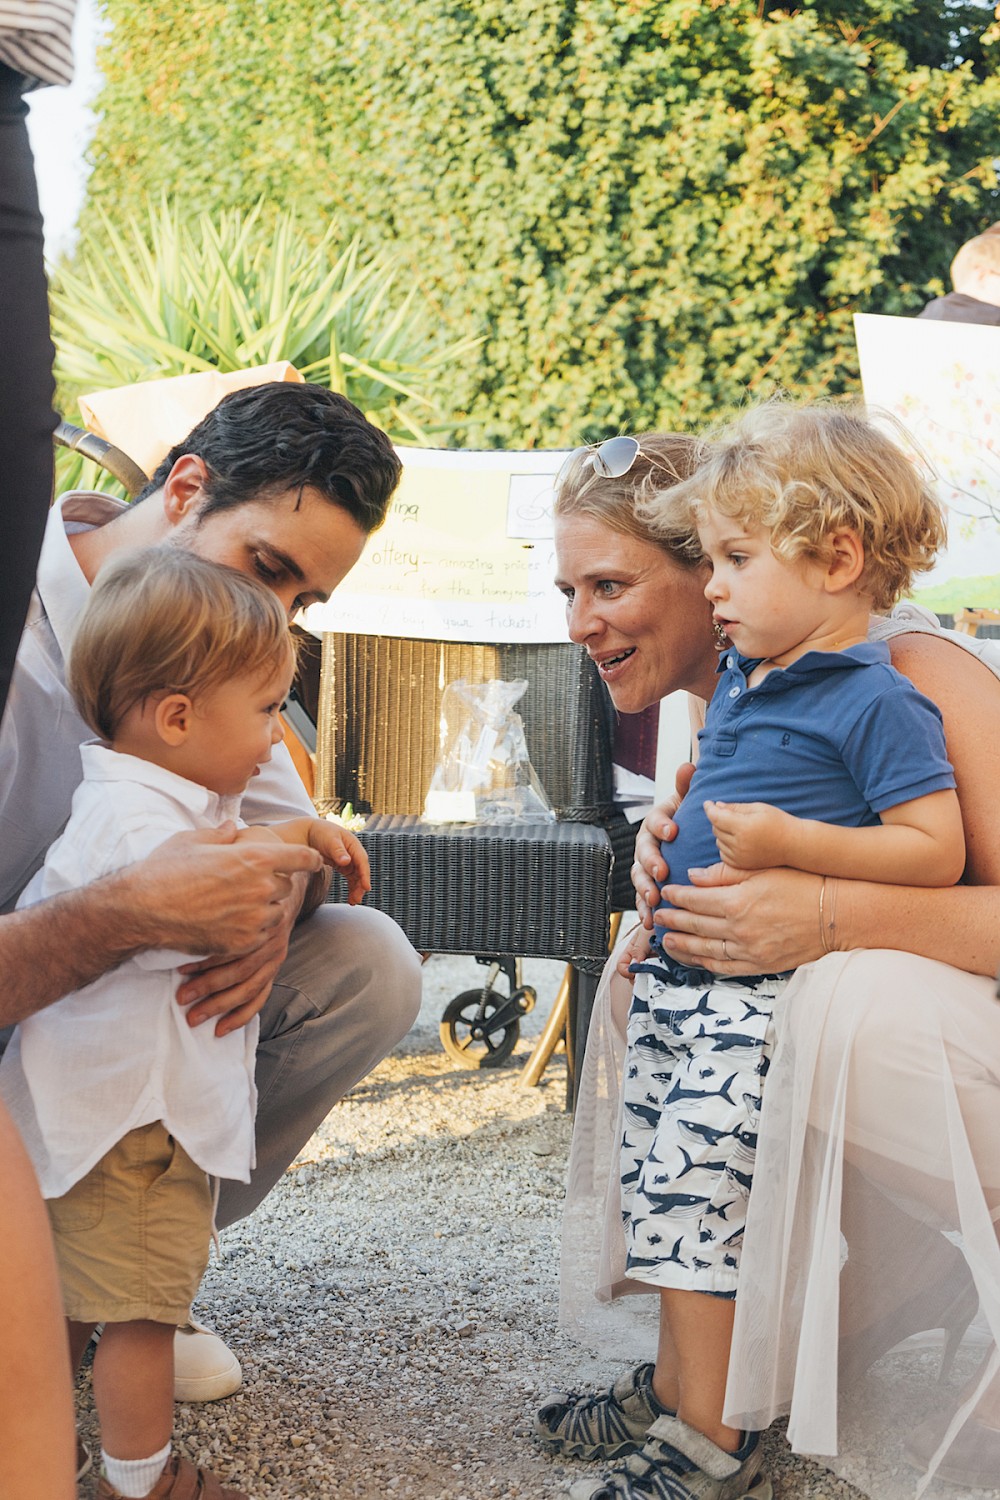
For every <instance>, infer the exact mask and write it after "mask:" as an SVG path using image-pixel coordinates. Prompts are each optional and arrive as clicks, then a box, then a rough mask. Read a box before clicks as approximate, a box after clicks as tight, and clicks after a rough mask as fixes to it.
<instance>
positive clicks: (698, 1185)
mask: <svg viewBox="0 0 1000 1500" xmlns="http://www.w3.org/2000/svg"><path fill="white" fill-rule="evenodd" d="M787 983H788V980H787V979H774V978H766V979H756V980H744V979H739V980H731V979H725V980H720V981H719V982H718V983H717V984H715V985H713V986H712V987H711V988H709V989H701V988H695V987H691V988H688V987H685V986H683V985H675V984H671V983H670V982H669V981H668V980H666V979H665V978H664V979H660V978H657V976H656V975H655V974H649V973H645V974H638V975H637V976H636V981H635V989H634V991H633V994H632V1009H631V1011H630V1013H629V1023H628V1053H627V1055H626V1059H625V1078H624V1084H623V1089H622V1099H623V1125H622V1146H621V1179H622V1218H623V1221H624V1227H625V1243H626V1248H627V1255H628V1258H627V1261H626V1267H625V1274H626V1276H629V1277H631V1278H633V1279H634V1280H636V1281H643V1282H648V1283H650V1284H651V1285H653V1286H665V1287H681V1288H684V1289H687V1290H690V1291H696V1292H708V1293H711V1294H712V1295H714V1296H717V1297H735V1295H736V1283H737V1279H738V1276H739V1265H740V1247H741V1245H742V1242H743V1228H744V1224H745V1221H746V1207H747V1198H748V1196H749V1193H750V1183H751V1180H752V1178H753V1168H754V1157H755V1155H756V1150H757V1120H758V1115H759V1113H760V1101H761V1086H762V1083H763V1080H764V1075H765V1074H766V1072H767V1068H768V1063H769V1060H770V1055H771V1050H772V1047H773V1044H774V1030H773V1022H772V1012H773V1009H774V1005H775V1002H776V1000H777V999H778V997H779V996H780V994H781V992H782V991H783V990H784V988H785V986H786V985H787Z"/></svg>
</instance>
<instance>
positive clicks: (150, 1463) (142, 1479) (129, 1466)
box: [101, 1443, 170, 1500]
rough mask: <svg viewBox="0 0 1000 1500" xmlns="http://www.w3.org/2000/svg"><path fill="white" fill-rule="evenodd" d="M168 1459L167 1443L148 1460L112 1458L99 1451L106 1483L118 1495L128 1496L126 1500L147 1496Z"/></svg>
mask: <svg viewBox="0 0 1000 1500" xmlns="http://www.w3.org/2000/svg"><path fill="white" fill-rule="evenodd" d="M169 1459H170V1444H169V1443H168V1444H167V1446H166V1447H165V1448H161V1449H160V1451H159V1453H154V1454H152V1456H151V1457H150V1458H134V1459H127V1458H112V1457H111V1454H110V1453H106V1452H105V1450H104V1449H103V1448H102V1449H101V1462H102V1463H103V1465H104V1473H105V1475H106V1477H107V1481H108V1483H109V1484H110V1485H111V1486H112V1487H113V1488H114V1489H116V1490H117V1491H118V1493H119V1495H126V1496H128V1500H141V1497H142V1496H143V1495H148V1494H149V1492H150V1490H151V1489H152V1488H153V1486H154V1485H155V1483H156V1481H157V1480H158V1479H159V1477H160V1475H161V1474H162V1473H163V1471H164V1469H165V1468H166V1467H167V1463H168V1462H169Z"/></svg>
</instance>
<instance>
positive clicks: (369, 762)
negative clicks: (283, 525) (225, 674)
mask: <svg viewBox="0 0 1000 1500" xmlns="http://www.w3.org/2000/svg"><path fill="white" fill-rule="evenodd" d="M494 677H498V678H503V679H505V680H507V681H511V680H513V679H515V678H520V677H524V678H526V679H527V681H528V689H527V692H526V693H525V695H524V697H523V698H522V699H521V701H520V703H518V705H517V711H518V713H520V715H521V717H522V718H523V720H524V727H525V737H526V739H527V744H528V753H529V755H530V756H531V760H532V764H533V765H534V767H535V770H536V771H537V773H538V776H539V779H540V781H541V783H542V785H543V787H544V788H545V790H546V793H547V794H548V797H549V800H550V802H551V803H552V805H553V807H554V808H555V809H556V812H557V814H558V816H559V817H561V818H569V819H579V820H581V821H595V822H596V821H599V820H600V819H601V818H602V817H604V816H605V815H607V814H608V813H610V811H611V809H612V805H613V804H612V787H611V741H612V732H613V717H612V709H611V704H610V700H609V699H608V695H607V693H606V692H605V690H604V688H603V685H602V684H601V681H600V679H599V677H598V675H597V672H596V669H595V668H594V665H593V663H592V662H591V661H590V660H589V659H588V657H587V654H586V652H585V651H583V650H582V649H581V648H580V647H579V646H574V645H571V644H569V643H567V644H565V645H563V644H556V645H543V646H524V645H507V646H495V645H484V644H468V643H460V642H445V641H417V640H407V639H400V638H397V637H390V636H368V635H345V634H341V633H336V634H329V635H325V636H324V637H323V665H322V672H321V679H320V695H319V735H318V743H317V763H316V795H317V797H318V798H329V799H335V798H339V799H340V800H341V801H345V802H352V803H353V804H354V806H355V807H356V808H360V809H361V810H363V811H366V812H371V811H374V812H379V813H396V814H401V815H408V814H416V813H420V812H422V811H423V805H424V797H425V795H426V792H427V788H428V786H429V785H430V779H431V774H432V772H433V769H434V763H435V760H436V758H437V752H438V718H439V713H440V705H441V695H442V693H443V691H444V688H445V686H446V685H447V684H448V683H449V682H454V681H457V680H458V679H459V678H464V679H465V680H466V681H467V682H488V681H489V680H490V679H491V678H494Z"/></svg>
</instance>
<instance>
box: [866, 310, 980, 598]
mask: <svg viewBox="0 0 1000 1500" xmlns="http://www.w3.org/2000/svg"><path fill="white" fill-rule="evenodd" d="M854 329H855V337H856V339H857V344H858V355H859V357H860V361H861V379H862V384H863V386H864V393H865V400H866V402H867V403H868V404H869V405H870V406H875V407H880V408H882V409H883V410H886V411H889V412H891V413H892V414H893V415H894V416H896V417H898V418H899V420H900V421H901V422H902V423H903V425H904V426H905V427H906V429H907V432H908V433H909V434H910V436H911V439H912V441H913V444H914V446H915V448H916V449H917V451H918V452H919V453H920V454H922V455H923V456H924V457H925V458H926V459H927V461H928V462H929V463H930V465H931V467H932V469H933V471H934V473H935V475H936V476H937V483H938V487H939V493H940V495H941V498H942V500H943V501H944V503H945V504H946V505H947V507H948V549H947V551H946V552H945V553H944V554H943V555H942V556H941V558H940V559H939V561H938V564H937V566H936V567H935V569H934V571H933V572H932V573H928V574H925V575H924V576H923V577H922V578H921V579H919V580H918V581H917V585H916V588H915V591H914V596H913V597H914V598H915V599H917V600H919V602H920V603H922V604H927V605H928V606H929V607H930V608H931V609H933V610H935V611H936V612H937V613H939V614H941V613H945V614H954V613H955V612H956V611H957V610H959V609H963V608H988V609H997V608H1000V328H998V327H989V326H986V325H981V324H976V323H943V322H937V321H933V320H930V319H928V320H923V319H917V318H885V317H878V316H875V315H873V314H867V313H866V314H858V315H857V316H856V317H855V319H854Z"/></svg>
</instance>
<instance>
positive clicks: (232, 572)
mask: <svg viewBox="0 0 1000 1500" xmlns="http://www.w3.org/2000/svg"><path fill="white" fill-rule="evenodd" d="M294 661H295V641H294V637H293V636H292V634H291V631H290V630H289V628H288V620H287V619H286V617H285V612H284V610H283V609H282V607H281V605H280V604H279V602H278V599H277V597H276V596H275V595H274V594H272V593H271V591H270V590H269V589H266V588H265V587H264V586H263V584H260V583H258V582H257V581H256V580H255V579H253V578H249V577H247V575H246V574H245V573H240V572H238V571H237V570H236V569H235V568H227V567H223V566H221V565H220V564H219V563H210V562H205V561H204V559H203V558H200V557H196V556H195V555H194V553H192V552H185V551H183V550H182V549H181V548H179V547H171V546H169V545H168V546H159V547H148V548H145V549H144V550H142V551H140V552H127V553H124V554H122V555H121V556H120V557H114V558H111V559H110V561H108V562H107V563H105V565H104V567H102V568H101V570H100V572H99V574H98V576H97V579H96V580H95V583H94V586H93V588H92V589H91V591H90V597H89V599H88V600H87V605H86V608H85V609H84V611H83V614H82V615H81V616H80V622H79V625H78V626H77V631H76V636H75V638H74V641H73V647H72V651H71V653H70V660H69V670H68V674H67V681H68V683H69V689H70V692H71V693H72V694H73V699H74V701H75V703H76V706H77V708H78V709H79V711H80V714H81V716H82V717H83V718H84V719H85V720H86V722H87V723H88V724H89V725H90V726H91V728H92V729H93V730H95V731H96V733H97V734H99V735H100V736H101V737H102V739H105V740H112V739H114V736H115V734H116V732H117V730H118V728H119V726H120V724H121V722H122V720H123V718H124V717H125V715H126V714H127V713H128V712H129V711H130V710H131V709H133V708H135V707H136V705H137V704H140V703H143V702H145V700H146V699H147V698H150V697H153V696H161V695H164V694H167V693H185V694H187V695H188V696H189V697H191V698H192V699H194V698H197V696H198V695H199V694H203V693H207V692H211V691H212V690H213V689H214V688H217V687H220V686H221V685H222V684H223V683H224V682H226V681H228V680H229V679H231V678H233V677H255V678H263V677H265V676H266V675H267V674H268V673H269V672H272V671H276V670H278V669H279V668H281V667H282V666H284V665H285V664H287V665H288V666H289V667H290V666H291V665H292V664H293V663H294Z"/></svg>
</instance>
